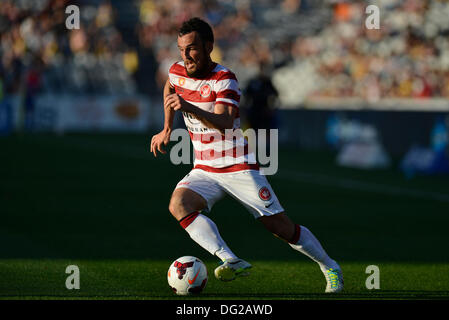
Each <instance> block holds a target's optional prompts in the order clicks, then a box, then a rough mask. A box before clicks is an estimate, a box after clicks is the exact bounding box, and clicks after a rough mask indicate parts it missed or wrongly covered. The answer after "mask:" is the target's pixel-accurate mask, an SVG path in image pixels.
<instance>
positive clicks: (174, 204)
mask: <svg viewBox="0 0 449 320" xmlns="http://www.w3.org/2000/svg"><path fill="white" fill-rule="evenodd" d="M168 211H170V213H171V214H172V216H173V217H174V218H176V219H177V220H178V221H179V220H181V219H182V218H183V217H184V216H185V215H186V214H188V212H189V209H188V204H187V202H186V200H185V198H184V197H182V196H172V198H171V199H170V203H169V205H168Z"/></svg>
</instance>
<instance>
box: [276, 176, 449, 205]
mask: <svg viewBox="0 0 449 320" xmlns="http://www.w3.org/2000/svg"><path fill="white" fill-rule="evenodd" d="M272 178H273V179H284V180H292V181H301V182H307V183H313V184H317V185H322V186H332V187H339V188H345V189H350V190H358V191H360V190H361V191H370V192H377V193H383V194H387V195H392V196H409V197H417V198H427V199H432V200H438V201H442V202H449V195H448V194H444V193H438V192H430V191H423V190H416V189H415V190H414V189H408V188H402V187H396V186H389V185H385V184H379V183H373V182H365V181H359V180H354V179H346V178H338V177H332V176H327V175H324V174H319V173H305V172H298V171H289V170H287V171H284V170H283V171H282V172H279V173H278V174H276V175H274V176H272Z"/></svg>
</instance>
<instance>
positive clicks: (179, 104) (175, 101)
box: [164, 93, 189, 112]
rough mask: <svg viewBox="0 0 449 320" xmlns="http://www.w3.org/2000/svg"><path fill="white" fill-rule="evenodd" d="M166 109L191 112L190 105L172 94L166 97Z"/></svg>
mask: <svg viewBox="0 0 449 320" xmlns="http://www.w3.org/2000/svg"><path fill="white" fill-rule="evenodd" d="M164 107H165V108H172V109H173V110H175V111H177V110H180V111H187V112H189V108H188V107H189V103H188V102H187V101H185V100H184V99H183V98H181V97H180V96H179V95H178V94H177V93H172V94H169V95H168V96H167V97H165V101H164Z"/></svg>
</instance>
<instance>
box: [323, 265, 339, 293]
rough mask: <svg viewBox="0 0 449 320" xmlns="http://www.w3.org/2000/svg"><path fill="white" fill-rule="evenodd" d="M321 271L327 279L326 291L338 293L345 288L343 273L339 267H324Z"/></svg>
mask: <svg viewBox="0 0 449 320" xmlns="http://www.w3.org/2000/svg"><path fill="white" fill-rule="evenodd" d="M321 271H322V272H323V274H324V277H325V278H326V281H327V286H326V291H325V292H326V293H337V292H340V291H341V290H343V284H344V281H343V273H342V272H341V269H339V268H338V269H337V268H323V269H321Z"/></svg>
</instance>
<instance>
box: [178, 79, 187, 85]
mask: <svg viewBox="0 0 449 320" xmlns="http://www.w3.org/2000/svg"><path fill="white" fill-rule="evenodd" d="M184 83H186V79H185V78H179V79H178V84H179V85H180V86H183V85H184Z"/></svg>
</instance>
